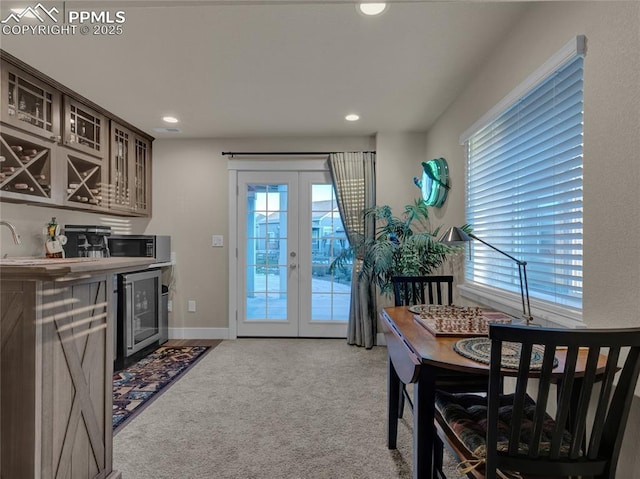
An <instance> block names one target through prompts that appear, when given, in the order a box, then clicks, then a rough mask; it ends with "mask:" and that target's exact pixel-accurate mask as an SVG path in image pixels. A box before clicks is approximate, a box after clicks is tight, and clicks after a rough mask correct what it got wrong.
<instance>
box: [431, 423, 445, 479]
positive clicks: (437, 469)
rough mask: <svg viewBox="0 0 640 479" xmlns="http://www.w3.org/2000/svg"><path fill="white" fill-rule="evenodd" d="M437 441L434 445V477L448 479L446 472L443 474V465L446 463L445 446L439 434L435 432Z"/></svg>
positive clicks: (435, 478)
mask: <svg viewBox="0 0 640 479" xmlns="http://www.w3.org/2000/svg"><path fill="white" fill-rule="evenodd" d="M433 434H434V436H435V438H436V439H435V441H434V444H433V477H434V479H441V478H444V479H446V476H445V475H444V472H442V463H443V461H444V446H443V444H442V441H441V440H440V438H439V437H438V433H437V432H435V431H434V432H433Z"/></svg>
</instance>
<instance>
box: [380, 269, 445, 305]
mask: <svg viewBox="0 0 640 479" xmlns="http://www.w3.org/2000/svg"><path fill="white" fill-rule="evenodd" d="M392 283H393V295H394V303H395V305H396V306H412V305H416V304H439V305H442V304H445V305H451V304H453V276H450V275H434V276H394V277H393V278H392ZM445 285H446V286H445ZM445 290H446V302H445Z"/></svg>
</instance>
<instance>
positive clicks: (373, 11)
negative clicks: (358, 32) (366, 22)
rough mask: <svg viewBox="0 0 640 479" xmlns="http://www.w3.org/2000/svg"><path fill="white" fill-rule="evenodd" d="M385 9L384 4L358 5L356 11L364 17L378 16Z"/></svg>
mask: <svg viewBox="0 0 640 479" xmlns="http://www.w3.org/2000/svg"><path fill="white" fill-rule="evenodd" d="M386 8H387V4H386V3H360V4H358V9H359V10H360V12H362V13H364V14H365V15H380V14H381V13H382V12H384V11H385V10H386Z"/></svg>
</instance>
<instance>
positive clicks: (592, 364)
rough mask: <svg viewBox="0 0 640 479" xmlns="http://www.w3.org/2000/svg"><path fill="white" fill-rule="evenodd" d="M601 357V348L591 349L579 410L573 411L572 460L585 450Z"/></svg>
mask: <svg viewBox="0 0 640 479" xmlns="http://www.w3.org/2000/svg"><path fill="white" fill-rule="evenodd" d="M599 356H600V348H596V347H593V348H589V355H588V356H587V364H586V373H585V375H584V377H583V378H582V381H581V383H582V386H581V387H580V391H579V394H580V397H579V399H578V405H577V408H576V409H575V410H574V411H572V417H573V420H572V422H573V424H574V428H573V430H572V431H571V437H572V441H571V449H570V451H569V458H570V459H577V458H578V457H580V454H581V452H582V450H583V448H584V441H583V438H584V436H585V433H586V427H587V412H588V411H589V404H590V403H591V397H592V393H593V385H594V383H595V379H596V369H597V366H598V357H599Z"/></svg>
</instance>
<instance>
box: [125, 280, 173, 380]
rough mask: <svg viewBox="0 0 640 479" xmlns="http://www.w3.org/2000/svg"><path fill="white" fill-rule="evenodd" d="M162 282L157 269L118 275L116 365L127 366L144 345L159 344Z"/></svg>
mask: <svg viewBox="0 0 640 479" xmlns="http://www.w3.org/2000/svg"><path fill="white" fill-rule="evenodd" d="M161 282H162V275H161V271H160V270H159V269H152V270H146V271H139V272H134V273H126V274H119V275H118V277H117V294H118V321H117V328H116V337H117V340H116V368H118V369H119V368H122V367H126V366H127V365H129V364H131V363H132V362H134V361H135V360H136V359H137V357H138V356H139V355H140V354H143V353H144V352H146V351H145V350H146V348H152V347H155V346H157V345H158V344H159V342H160V337H161V329H162V322H163V317H162V316H163V314H162V310H163V308H162V289H161V288H162V284H161ZM137 353H140V354H137Z"/></svg>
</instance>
